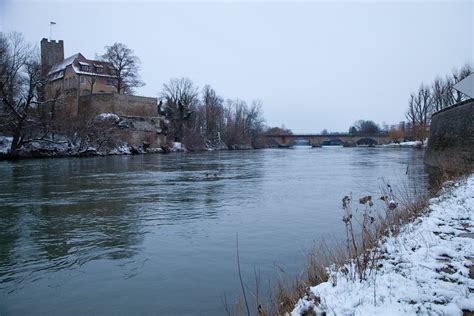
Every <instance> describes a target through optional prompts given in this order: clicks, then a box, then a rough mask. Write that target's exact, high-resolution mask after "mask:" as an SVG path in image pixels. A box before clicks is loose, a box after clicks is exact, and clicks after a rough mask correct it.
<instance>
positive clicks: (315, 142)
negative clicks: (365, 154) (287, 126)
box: [265, 134, 391, 147]
mask: <svg viewBox="0 0 474 316" xmlns="http://www.w3.org/2000/svg"><path fill="white" fill-rule="evenodd" d="M265 137H267V138H270V139H273V140H274V141H275V142H276V143H277V144H278V146H279V147H291V146H293V143H294V141H295V140H297V139H298V140H307V141H309V144H310V145H311V146H312V147H321V146H322V145H323V143H324V142H325V141H340V142H342V144H343V146H344V147H353V146H357V145H361V144H373V145H382V144H388V143H390V141H391V140H390V138H389V137H388V135H387V134H376V135H355V134H326V135H323V134H277V135H265Z"/></svg>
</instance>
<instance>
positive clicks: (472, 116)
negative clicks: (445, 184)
mask: <svg viewBox="0 0 474 316" xmlns="http://www.w3.org/2000/svg"><path fill="white" fill-rule="evenodd" d="M424 161H425V163H426V164H427V165H429V166H431V167H436V168H441V169H444V170H446V171H451V172H458V171H472V170H473V169H474V100H469V101H466V102H462V103H460V104H457V105H454V106H452V107H450V108H447V109H444V110H442V111H440V112H437V113H435V114H434V115H433V117H432V119H431V126H430V136H429V139H428V148H427V149H426V153H425V158H424Z"/></svg>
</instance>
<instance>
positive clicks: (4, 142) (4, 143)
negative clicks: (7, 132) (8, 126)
mask: <svg viewBox="0 0 474 316" xmlns="http://www.w3.org/2000/svg"><path fill="white" fill-rule="evenodd" d="M12 142H13V137H7V136H0V154H1V155H7V154H8V153H9V152H10V147H11V145H12Z"/></svg>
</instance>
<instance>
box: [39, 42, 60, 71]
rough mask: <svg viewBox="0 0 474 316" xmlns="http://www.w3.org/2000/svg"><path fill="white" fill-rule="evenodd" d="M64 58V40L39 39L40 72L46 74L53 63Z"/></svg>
mask: <svg viewBox="0 0 474 316" xmlns="http://www.w3.org/2000/svg"><path fill="white" fill-rule="evenodd" d="M63 60H64V41H63V40H59V41H55V40H50V41H49V40H48V39H47V38H43V39H42V40H41V73H42V74H43V75H46V74H47V73H48V71H49V70H50V69H51V67H52V66H53V65H54V64H57V63H60V62H62V61H63Z"/></svg>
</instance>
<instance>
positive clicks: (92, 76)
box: [85, 73, 97, 94]
mask: <svg viewBox="0 0 474 316" xmlns="http://www.w3.org/2000/svg"><path fill="white" fill-rule="evenodd" d="M85 77H86V80H87V83H88V84H89V86H90V88H91V89H90V91H91V94H94V86H95V83H96V81H97V75H96V74H94V73H92V74H90V75H88V76H85Z"/></svg>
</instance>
